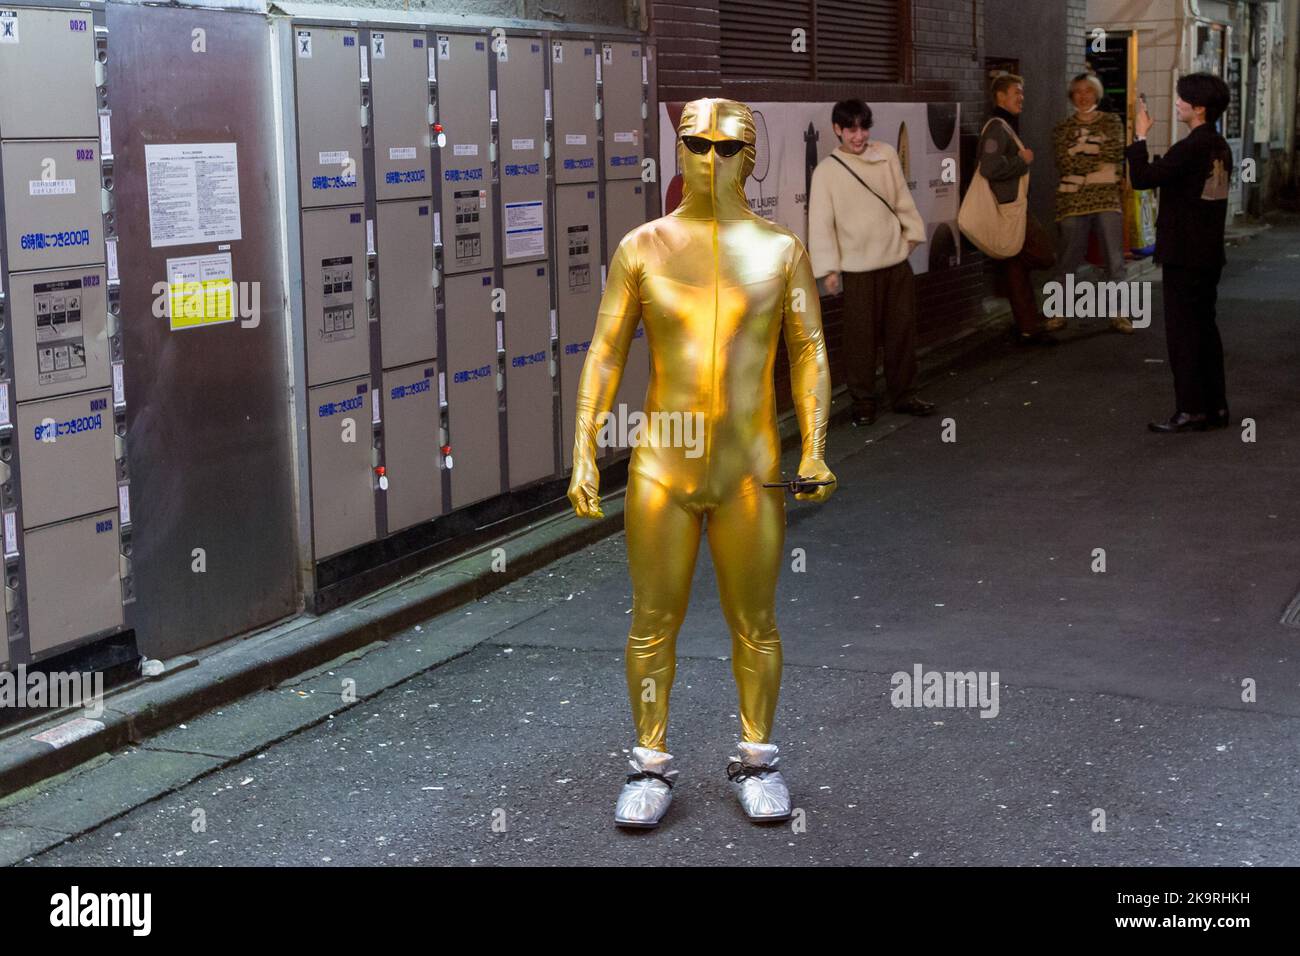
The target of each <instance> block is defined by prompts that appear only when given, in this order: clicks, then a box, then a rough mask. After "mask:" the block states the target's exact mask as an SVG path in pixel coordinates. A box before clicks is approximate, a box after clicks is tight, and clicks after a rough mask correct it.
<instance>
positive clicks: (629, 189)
mask: <svg viewBox="0 0 1300 956" xmlns="http://www.w3.org/2000/svg"><path fill="white" fill-rule="evenodd" d="M608 128H609V127H608V126H607V127H606V129H608ZM646 188H647V187H646V186H645V185H644V184H643V183H642V182H641V180H640V179H635V180H629V179H623V180H616V181H614V182H610V183H606V184H605V226H606V228H607V230H608V231H607V232H606V233H605V248H606V252H605V260H606V261H607V262H608V261H612V260H613V258H614V250H615V249H617V248H618V244H619V243H620V242H621V241H622V240H623V237H624V236H626V235H627V234H628V233H629V232H631V231H632V230H633V229H635V228H636V227H637V226H639V225H641V224H642V223H644V222H645V220H646V216H645V203H646V192H645V191H646ZM649 383H650V349H649V347H648V346H647V345H646V339H645V326H643V325H642V326H638V327H637V330H636V337H635V338H634V339H632V347H631V348H630V349H628V353H627V365H626V366H625V367H624V370H623V381H622V382H620V383H619V386H618V395H617V396H616V397H615V399H614V404H615V407H617V406H618V405H620V404H622V405H626V406H627V411H628V412H629V413H630V412H634V411H640V410H642V408H643V407H644V405H645V392H646V386H647V385H649Z"/></svg>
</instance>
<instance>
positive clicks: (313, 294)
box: [302, 207, 370, 385]
mask: <svg viewBox="0 0 1300 956" xmlns="http://www.w3.org/2000/svg"><path fill="white" fill-rule="evenodd" d="M364 218H365V213H364V212H363V211H362V209H361V207H354V208H350V209H308V210H306V211H305V212H303V214H302V276H303V332H304V337H305V339H306V343H307V384H308V385H323V384H324V383H326V382H334V381H338V380H339V379H343V378H351V377H353V376H356V375H364V374H366V373H368V372H369V370H370V322H369V303H368V301H367V299H366V281H367V265H366V226H365V223H364V222H363V219H364Z"/></svg>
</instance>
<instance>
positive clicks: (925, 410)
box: [894, 398, 935, 417]
mask: <svg viewBox="0 0 1300 956" xmlns="http://www.w3.org/2000/svg"><path fill="white" fill-rule="evenodd" d="M934 409H935V405H934V402H927V401H925V400H924V399H920V398H909V399H908V400H907V401H905V402H899V403H898V404H897V405H895V406H894V411H896V412H898V414H900V415H916V416H918V417H924V416H926V415H933V414H934Z"/></svg>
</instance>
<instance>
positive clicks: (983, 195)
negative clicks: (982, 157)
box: [957, 117, 1029, 259]
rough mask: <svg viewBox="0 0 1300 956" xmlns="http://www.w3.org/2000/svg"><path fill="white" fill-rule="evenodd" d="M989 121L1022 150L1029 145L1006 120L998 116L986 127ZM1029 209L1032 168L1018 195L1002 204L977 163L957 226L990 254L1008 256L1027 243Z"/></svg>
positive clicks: (976, 244) (985, 252)
mask: <svg viewBox="0 0 1300 956" xmlns="http://www.w3.org/2000/svg"><path fill="white" fill-rule="evenodd" d="M989 123H1002V125H1003V126H1006V128H1007V132H1009V133H1010V134H1011V138H1012V139H1014V140H1015V141H1016V146H1017V147H1018V148H1020V149H1024V148H1025V144H1024V143H1022V142H1021V141H1020V137H1019V136H1017V135H1016V131H1015V130H1013V129H1012V128H1011V126H1010V124H1008V123H1007V122H1006V121H1005V120H1002V119H1000V118H998V117H994V118H993V119H991V120H989V122H988V123H985V124H984V130H987V129H988V128H989ZM983 135H984V131H983V130H981V131H980V136H981V137H982V136H983ZM1028 209H1029V171H1028V170H1026V171H1025V174H1024V175H1023V176H1021V177H1020V185H1019V187H1018V189H1017V191H1016V198H1015V199H1013V200H1012V201H1011V202H1007V203H1000V202H998V197H997V196H995V195H994V194H993V187H992V186H990V185H989V181H988V180H987V179H985V178H984V175H983V174H982V173H981V172H980V170H979V164H978V162H977V163H976V166H975V175H974V176H973V177H972V178H971V181H970V187H969V188H968V189H967V190H966V198H965V199H963V200H962V201H961V209H960V210H959V211H958V213H957V228H958V229H960V230H961V232H962V235H963V236H965V237H966V238H967V239H969V240H970V241H971V242H972V243H974V245H975V248H976V249H978V250H979V251H980V252H982V253H984V254H985V255H986V256H990V257H991V258H994V259H1008V258H1010V257H1011V256H1014V255H1015V254H1016V253H1017V252H1019V251H1020V250H1021V249H1022V248H1023V247H1024V245H1025V219H1026V216H1027V215H1028Z"/></svg>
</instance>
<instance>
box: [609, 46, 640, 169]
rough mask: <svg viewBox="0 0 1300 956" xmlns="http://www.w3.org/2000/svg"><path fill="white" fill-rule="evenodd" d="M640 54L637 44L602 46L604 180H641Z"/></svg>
mask: <svg viewBox="0 0 1300 956" xmlns="http://www.w3.org/2000/svg"><path fill="white" fill-rule="evenodd" d="M641 53H642V47H641V44H639V43H602V44H601V80H602V85H603V86H604V104H605V111H604V112H605V178H606V179H640V178H641V160H642V159H643V158H644V157H645V130H644V126H645V118H644V117H643V116H642V115H641V76H642V73H641V69H642V65H641Z"/></svg>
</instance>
